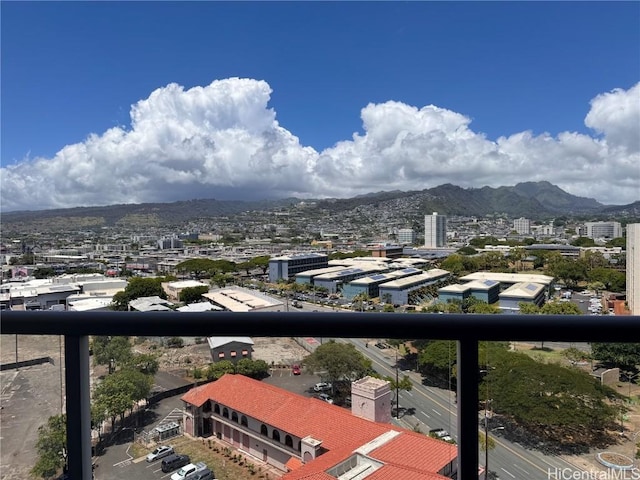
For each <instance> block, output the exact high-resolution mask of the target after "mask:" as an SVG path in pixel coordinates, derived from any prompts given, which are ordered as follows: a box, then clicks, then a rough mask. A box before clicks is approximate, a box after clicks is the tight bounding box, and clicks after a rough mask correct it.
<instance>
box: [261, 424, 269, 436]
mask: <svg viewBox="0 0 640 480" xmlns="http://www.w3.org/2000/svg"><path fill="white" fill-rule="evenodd" d="M260 435H264V436H265V437H268V436H269V431H268V430H267V426H266V425H265V424H264V423H263V424H262V426H261V427H260Z"/></svg>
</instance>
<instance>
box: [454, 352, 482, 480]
mask: <svg viewBox="0 0 640 480" xmlns="http://www.w3.org/2000/svg"><path fill="white" fill-rule="evenodd" d="M457 366H458V379H457V380H458V394H457V397H458V479H460V480H471V479H477V478H478V340H477V339H472V340H459V341H458V361H457Z"/></svg>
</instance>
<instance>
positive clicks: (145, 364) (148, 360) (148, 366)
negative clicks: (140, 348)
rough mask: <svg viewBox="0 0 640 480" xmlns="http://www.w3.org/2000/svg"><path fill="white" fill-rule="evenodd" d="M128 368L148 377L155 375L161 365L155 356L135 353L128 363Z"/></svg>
mask: <svg viewBox="0 0 640 480" xmlns="http://www.w3.org/2000/svg"><path fill="white" fill-rule="evenodd" d="M126 366H127V367H129V368H132V369H134V370H137V371H139V372H142V373H144V374H146V375H155V374H156V373H157V372H158V368H159V366H160V364H159V363H158V356H157V355H155V354H152V353H134V354H133V355H132V356H131V358H130V359H129V360H128V361H127V363H126Z"/></svg>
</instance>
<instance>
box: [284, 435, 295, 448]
mask: <svg viewBox="0 0 640 480" xmlns="http://www.w3.org/2000/svg"><path fill="white" fill-rule="evenodd" d="M284 444H285V445H286V446H287V447H289V448H293V439H292V438H291V435H287V436H286V437H284Z"/></svg>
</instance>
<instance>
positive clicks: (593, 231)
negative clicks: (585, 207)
mask: <svg viewBox="0 0 640 480" xmlns="http://www.w3.org/2000/svg"><path fill="white" fill-rule="evenodd" d="M585 226H586V227H587V237H589V238H593V239H596V238H619V237H621V236H622V225H620V222H587V223H585Z"/></svg>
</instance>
